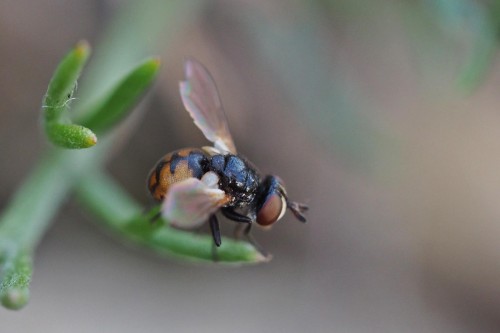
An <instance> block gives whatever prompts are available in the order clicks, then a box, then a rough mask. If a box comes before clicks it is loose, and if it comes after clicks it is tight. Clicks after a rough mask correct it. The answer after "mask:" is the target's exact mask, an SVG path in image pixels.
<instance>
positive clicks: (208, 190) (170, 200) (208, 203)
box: [161, 178, 227, 229]
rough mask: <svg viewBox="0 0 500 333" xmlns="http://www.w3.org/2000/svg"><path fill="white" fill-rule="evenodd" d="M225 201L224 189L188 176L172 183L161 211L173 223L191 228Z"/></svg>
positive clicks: (200, 222)
mask: <svg viewBox="0 0 500 333" xmlns="http://www.w3.org/2000/svg"><path fill="white" fill-rule="evenodd" d="M225 203H227V197H226V194H225V192H224V191H222V190H220V189H218V188H213V186H211V185H210V184H207V182H203V181H201V180H199V179H197V178H188V179H186V180H183V181H180V182H178V183H175V184H173V185H172V187H171V188H170V189H169V191H168V194H167V196H166V197H165V200H164V201H163V204H162V208H161V213H162V215H163V217H164V218H165V219H166V220H167V221H170V224H171V225H173V226H175V227H178V228H182V229H191V228H196V227H198V226H201V225H202V224H203V223H204V222H206V221H207V220H208V218H209V217H210V215H211V214H213V213H215V211H217V209H219V208H220V207H221V206H223V205H224V204H225Z"/></svg>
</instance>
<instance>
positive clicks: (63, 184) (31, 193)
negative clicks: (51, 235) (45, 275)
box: [0, 149, 102, 309]
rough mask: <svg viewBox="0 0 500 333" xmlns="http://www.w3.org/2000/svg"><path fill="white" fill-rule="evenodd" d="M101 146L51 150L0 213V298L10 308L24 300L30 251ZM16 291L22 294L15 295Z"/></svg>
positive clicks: (28, 278) (19, 304) (29, 274)
mask: <svg viewBox="0 0 500 333" xmlns="http://www.w3.org/2000/svg"><path fill="white" fill-rule="evenodd" d="M101 150H102V149H94V150H92V151H86V152H85V153H84V154H82V153H83V152H82V151H80V152H77V151H60V150H51V151H50V152H49V153H48V154H47V155H46V157H45V158H44V159H42V161H41V162H40V164H39V165H38V166H37V167H36V168H35V170H34V171H33V172H32V174H31V175H30V177H29V178H28V179H26V181H25V182H24V183H23V185H22V186H21V187H20V188H19V190H18V191H17V192H16V194H15V196H14V197H13V199H12V201H11V202H10V205H9V206H8V208H7V209H6V210H5V211H4V212H3V214H2V215H1V216H0V278H1V280H2V282H1V283H0V300H1V302H2V304H3V305H4V306H6V307H8V308H11V309H18V308H20V307H22V306H23V305H25V304H26V302H27V301H28V297H27V288H28V286H29V282H30V280H31V271H32V268H31V263H32V261H33V260H32V258H31V256H32V254H33V252H34V250H35V247H36V246H37V245H38V243H39V241H40V239H41V238H42V236H43V235H44V234H45V232H46V230H47V228H48V227H49V225H50V221H51V220H52V218H53V216H54V215H55V213H56V212H57V210H58V208H59V207H60V205H61V204H62V202H63V201H64V198H65V197H66V195H67V194H68V192H69V190H70V189H71V187H72V185H73V184H74V182H75V181H76V180H77V179H78V178H79V177H80V174H81V173H83V172H84V171H85V170H86V169H88V166H89V165H93V164H94V163H96V159H97V155H98V154H99V153H100V152H101ZM16 295H25V297H17V296H16Z"/></svg>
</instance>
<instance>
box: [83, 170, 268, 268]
mask: <svg viewBox="0 0 500 333" xmlns="http://www.w3.org/2000/svg"><path fill="white" fill-rule="evenodd" d="M77 194H78V197H79V199H80V201H81V202H82V203H83V204H84V205H85V206H86V207H87V208H89V209H90V210H91V211H92V212H93V213H94V214H95V215H97V216H98V217H99V218H100V220H99V221H100V222H102V223H103V224H104V226H105V227H107V228H108V229H110V230H111V231H113V232H114V233H116V234H118V235H120V236H122V237H121V238H123V239H125V240H127V241H130V242H133V243H135V244H139V245H142V246H145V247H148V248H150V249H152V250H154V251H155V252H157V253H159V254H164V255H169V256H175V257H179V258H182V259H183V260H190V261H199V262H203V261H204V262H213V260H214V256H213V252H212V250H213V248H212V246H213V245H212V242H213V240H212V238H211V237H210V236H207V235H197V234H194V233H192V232H188V231H182V230H177V229H174V228H171V227H169V226H165V225H164V223H161V221H156V222H154V223H152V222H151V216H152V215H154V214H155V211H153V212H152V213H151V214H149V215H146V216H145V215H144V214H143V213H142V212H143V209H142V207H141V206H140V205H139V204H138V203H136V202H135V201H134V200H133V199H132V198H130V197H129V196H128V195H127V194H126V192H125V191H124V190H123V189H122V188H120V187H119V186H118V185H117V184H116V183H115V182H114V181H113V180H112V179H110V178H109V177H107V176H106V175H104V174H102V173H100V172H98V171H96V172H92V173H89V174H87V176H86V177H85V178H83V179H82V182H81V183H79V184H78V187H77ZM216 251H217V253H216V256H217V260H218V263H222V264H255V263H260V262H266V261H269V260H270V257H265V256H263V255H262V254H261V253H260V252H259V251H258V250H257V249H255V247H253V246H252V245H251V244H249V243H247V242H243V241H235V240H231V239H228V238H224V241H223V242H222V245H221V247H219V248H217V250H216Z"/></svg>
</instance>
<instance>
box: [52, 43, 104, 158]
mask: <svg viewBox="0 0 500 333" xmlns="http://www.w3.org/2000/svg"><path fill="white" fill-rule="evenodd" d="M89 55H90V46H89V45H88V43H87V42H85V41H83V42H80V43H78V44H77V45H76V47H75V48H74V49H72V50H71V51H70V52H69V53H68V54H67V55H66V56H65V57H64V59H63V60H62V61H61V63H60V64H59V66H58V67H57V69H56V70H55V72H54V75H53V76H52V79H51V80H50V83H49V87H48V89H47V93H46V95H45V98H44V101H43V113H44V120H45V132H46V134H47V136H48V138H49V139H50V140H51V141H52V143H53V144H55V145H57V146H60V147H63V148H69V149H79V148H88V147H91V146H93V145H95V144H96V142H97V138H96V136H95V134H94V133H92V131H91V130H89V129H88V128H84V127H82V126H79V125H73V124H71V123H69V121H68V120H67V119H66V118H67V117H66V118H64V111H65V110H67V109H68V107H69V103H70V101H71V98H72V96H73V93H74V90H75V88H76V82H77V80H78V77H79V76H80V73H81V71H82V69H83V67H84V66H85V63H86V62H87V59H88V57H89ZM63 118H64V119H63Z"/></svg>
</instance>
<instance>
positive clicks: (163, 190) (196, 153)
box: [148, 148, 208, 201]
mask: <svg viewBox="0 0 500 333" xmlns="http://www.w3.org/2000/svg"><path fill="white" fill-rule="evenodd" d="M207 167H208V157H207V155H206V154H205V153H204V152H203V151H202V150H201V149H198V148H184V149H179V150H176V151H173V152H171V153H169V154H167V155H165V156H164V157H163V158H162V159H161V160H159V161H158V163H156V166H155V167H154V168H153V170H151V172H150V173H149V177H148V188H149V191H150V192H151V195H152V196H153V198H154V199H155V200H157V201H161V200H163V198H164V197H165V195H166V194H167V193H168V190H169V188H170V186H172V184H174V183H176V182H179V181H182V180H185V179H188V178H193V177H194V178H198V179H200V178H201V177H202V176H203V175H204V174H205V172H207V171H208V170H207Z"/></svg>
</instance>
